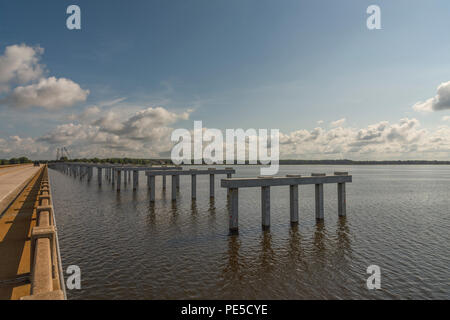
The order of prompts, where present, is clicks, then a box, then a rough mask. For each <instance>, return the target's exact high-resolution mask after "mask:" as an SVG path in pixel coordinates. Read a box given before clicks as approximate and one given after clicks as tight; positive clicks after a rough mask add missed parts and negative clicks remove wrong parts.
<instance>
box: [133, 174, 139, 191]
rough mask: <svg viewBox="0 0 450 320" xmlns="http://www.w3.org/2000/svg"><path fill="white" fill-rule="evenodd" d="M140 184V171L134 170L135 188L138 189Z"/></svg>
mask: <svg viewBox="0 0 450 320" xmlns="http://www.w3.org/2000/svg"><path fill="white" fill-rule="evenodd" d="M138 184H139V171H137V170H133V190H136V189H137V186H138Z"/></svg>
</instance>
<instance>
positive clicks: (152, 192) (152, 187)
mask: <svg viewBox="0 0 450 320" xmlns="http://www.w3.org/2000/svg"><path fill="white" fill-rule="evenodd" d="M148 177H149V178H150V201H151V202H155V189H156V188H155V176H148Z"/></svg>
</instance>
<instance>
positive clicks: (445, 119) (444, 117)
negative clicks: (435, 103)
mask: <svg viewBox="0 0 450 320" xmlns="http://www.w3.org/2000/svg"><path fill="white" fill-rule="evenodd" d="M442 121H450V116H443V117H442Z"/></svg>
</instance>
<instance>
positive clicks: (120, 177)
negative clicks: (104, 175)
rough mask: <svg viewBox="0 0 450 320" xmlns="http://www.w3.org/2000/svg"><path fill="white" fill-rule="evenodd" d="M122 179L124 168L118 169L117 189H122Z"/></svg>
mask: <svg viewBox="0 0 450 320" xmlns="http://www.w3.org/2000/svg"><path fill="white" fill-rule="evenodd" d="M121 180H122V170H120V169H117V183H116V185H117V191H118V192H119V191H120V185H121Z"/></svg>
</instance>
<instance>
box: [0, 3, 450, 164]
mask: <svg viewBox="0 0 450 320" xmlns="http://www.w3.org/2000/svg"><path fill="white" fill-rule="evenodd" d="M70 4H77V5H79V6H80V8H81V17H82V29H81V30H68V29H67V28H66V24H65V20H66V18H67V16H68V15H67V14H66V13H65V11H66V8H67V6H69V5H70ZM371 4H377V5H379V6H380V8H381V21H382V30H368V29H367V27H366V19H367V17H368V15H367V14H366V8H367V7H368V6H369V5H371ZM449 16H450V2H448V1H444V0H443V1H406V0H405V1H379V0H378V1H361V0H352V1H350V0H340V1H300V0H296V1H294V0H282V1H261V0H258V1H248V0H239V1H238V0H236V1H235V0H227V1H215V0H208V1H207V0H201V1H200V0H192V1H175V0H170V1H167V0H165V1H153V0H152V1H136V0H134V1H131V2H126V1H98V0H97V1H92V0H91V1H61V0H55V1H39V2H37V1H33V2H30V1H21V0H16V1H4V0H2V1H1V3H0V35H1V36H0V54H2V53H3V51H4V50H5V48H6V47H7V46H11V45H20V44H25V45H26V46H30V47H36V46H39V47H40V48H43V49H44V52H43V53H42V54H41V56H40V60H39V63H40V64H42V65H45V76H47V77H50V76H52V77H56V78H67V79H70V80H71V81H73V82H75V83H77V84H79V86H80V87H81V88H82V89H84V90H89V94H88V96H87V98H86V99H85V101H81V102H79V103H74V104H73V105H71V106H69V107H64V108H56V109H52V110H48V109H45V108H40V107H39V106H30V107H27V108H15V107H11V106H10V105H8V103H7V102H6V103H3V104H2V105H0V115H1V118H0V127H1V128H2V129H0V137H2V138H3V139H4V140H5V141H6V140H7V139H9V138H8V137H10V136H19V137H21V138H25V137H31V138H33V139H36V138H38V137H41V136H43V135H46V134H49V133H51V132H52V130H54V128H55V127H56V126H58V125H63V124H68V123H70V122H71V121H70V120H69V121H68V120H67V118H66V116H68V115H77V114H81V113H82V112H83V111H84V110H86V108H89V107H91V106H100V108H102V110H103V109H108V108H113V107H114V109H115V110H119V113H120V115H121V117H125V118H126V117H130V116H132V115H133V113H135V112H138V111H139V110H144V109H145V108H149V107H157V106H160V107H162V108H164V109H165V110H168V111H170V112H172V113H175V114H180V113H183V112H185V111H186V110H188V109H192V110H193V111H191V112H190V115H189V118H188V119H187V118H183V117H181V118H180V119H179V121H177V122H174V123H172V122H171V123H170V126H171V127H180V126H181V127H183V126H185V127H192V120H202V121H203V123H204V126H207V127H214V128H219V129H225V128H239V127H243V128H279V129H280V130H281V131H282V132H284V133H285V134H287V135H288V134H290V133H291V132H295V131H297V130H307V131H308V132H311V131H312V130H314V129H315V128H316V127H318V125H320V126H322V127H323V128H324V130H330V129H329V128H328V127H329V125H330V123H331V122H333V121H336V120H339V119H343V118H345V119H346V120H345V126H346V127H347V128H353V129H354V132H355V134H356V133H357V132H358V130H369V129H368V128H369V127H370V126H371V125H375V124H378V123H380V122H383V121H387V122H389V123H390V124H392V125H394V124H396V123H397V124H399V125H401V124H400V122H399V121H400V119H404V118H408V119H415V120H417V121H418V122H419V123H420V129H418V130H428V134H429V135H431V134H432V133H435V132H436V130H439V129H438V128H440V127H442V126H448V124H449V123H450V122H449V121H447V120H443V119H444V118H445V116H448V115H450V112H449V109H448V108H447V109H445V108H444V110H440V111H433V112H426V113H424V112H418V111H416V110H414V109H413V108H412V106H413V105H414V104H416V103H417V102H419V101H426V100H427V99H430V98H432V97H434V96H435V95H436V91H437V87H438V86H439V85H440V84H441V83H446V82H448V81H449V80H450V72H449V71H450V59H449V57H450V42H449V41H447V38H448V36H447V35H448V30H450V19H449ZM0 72H1V70H0ZM7 94H8V93H4V94H3V95H7ZM117 99H118V100H117ZM111 101H119V102H118V103H116V104H115V105H114V106H111V107H110V106H108V102H111ZM103 105H106V108H103V107H102V106H103ZM108 110H109V109H108ZM105 112H106V110H105ZM127 112H128V113H129V114H127ZM72 120H73V118H72ZM318 121H323V122H320V123H319V124H318ZM72 122H73V121H72ZM75 124H76V123H75ZM90 125H92V123H91V124H90ZM355 130H356V131H355ZM447 133H448V131H444V135H446V134H447ZM440 135H442V133H440ZM443 138H444V139H447V140H446V141H448V139H449V137H447V136H444V137H443ZM45 143H46V145H45V146H46V147H48V148H50V149H49V150H51V148H54V147H55V145H54V143H52V141H50V140H46V141H45ZM68 143H69V144H70V143H72V141H69V142H68ZM83 143H86V142H79V144H80V145H82V144H83ZM390 147H391V148H392V147H393V146H390ZM73 148H74V149H76V143H75V142H74V144H73ZM18 150H20V151H22V150H21V149H20V148H19V149H18ZM445 150H447V145H446V146H445ZM445 150H444V153H445ZM135 151H136V150H135ZM366 151H367V150H366ZM410 151H411V150H409V151H408V152H410ZM14 152H16V151H14V150H10V152H9V153H8V152H4V155H5V156H8V155H10V154H14ZM17 152H18V151H17ZM34 152H38V151H34ZM446 152H447V153H446V155H445V156H444V157H447V156H448V154H449V153H448V150H447V151H446ZM339 154H340V153H339V152H337V153H334V155H339ZM1 156H2V154H1V152H0V157H1ZM291 156H294V154H292V155H291ZM299 156H301V152H300V155H299ZM405 156H408V155H405ZM414 156H415V157H419V156H421V154H414ZM315 157H316V158H317V157H320V154H316V156H315ZM358 157H360V156H356V155H353V158H358ZM391 157H394V158H395V157H397V158H398V157H400V156H399V155H398V154H392V155H388V154H386V158H391ZM424 157H425V158H427V157H426V156H424ZM433 157H438V158H440V157H442V152H440V153H439V154H438V155H437V156H435V155H434V154H433Z"/></svg>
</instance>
